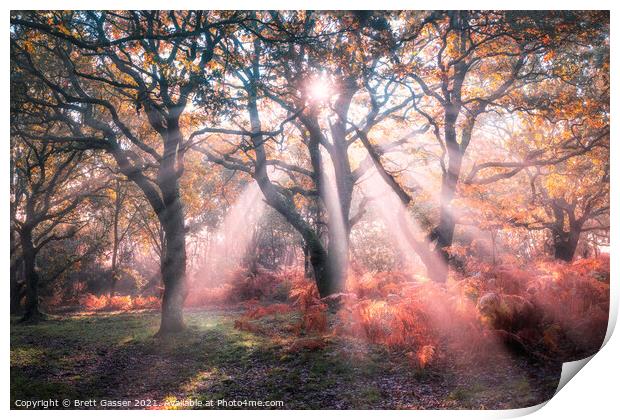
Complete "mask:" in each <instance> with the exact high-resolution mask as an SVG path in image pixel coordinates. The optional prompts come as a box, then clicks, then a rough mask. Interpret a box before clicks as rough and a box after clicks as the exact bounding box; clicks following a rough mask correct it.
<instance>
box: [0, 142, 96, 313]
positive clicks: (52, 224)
mask: <svg viewBox="0 0 620 420" xmlns="http://www.w3.org/2000/svg"><path fill="white" fill-rule="evenodd" d="M13 150H14V151H15V154H16V157H15V158H14V159H15V161H14V166H15V174H16V176H15V179H14V181H13V183H12V184H11V198H12V203H11V204H12V207H14V208H15V211H14V212H13V217H12V220H11V223H12V229H13V230H14V231H15V232H16V233H17V236H18V237H19V246H20V251H21V259H22V260H23V270H24V279H25V286H26V287H25V288H26V308H25V313H24V315H23V317H22V321H23V322H38V321H40V320H41V319H43V314H42V313H41V312H40V310H39V293H38V288H39V284H40V273H39V270H38V268H37V256H38V254H39V253H40V251H41V250H42V249H43V248H44V247H45V246H46V245H48V244H49V243H50V242H52V241H61V240H65V239H68V238H71V237H73V236H74V235H75V234H76V233H77V232H78V231H79V230H80V229H82V228H83V227H84V226H85V224H86V222H85V221H84V220H83V219H81V218H80V217H79V215H77V214H76V211H77V210H79V208H80V206H81V205H82V204H83V202H84V200H85V199H86V198H88V197H89V196H91V195H92V194H93V192H95V191H96V190H97V189H98V188H100V186H98V185H97V183H96V182H94V179H93V176H94V172H90V171H89V170H88V167H87V166H86V165H84V163H83V161H82V154H83V152H78V151H70V152H66V150H64V149H63V148H59V147H57V146H54V145H50V144H44V143H33V142H30V141H27V140H21V141H19V140H18V141H16V143H15V144H14V146H13ZM78 166H81V167H79V168H78ZM99 182H100V181H99ZM67 263H68V264H69V265H70V264H71V261H68V262H66V263H65V265H67Z"/></svg>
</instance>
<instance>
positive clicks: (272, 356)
mask: <svg viewBox="0 0 620 420" xmlns="http://www.w3.org/2000/svg"><path fill="white" fill-rule="evenodd" d="M238 316H239V313H238V312H234V311H226V312H224V311H221V310H203V311H194V312H190V313H188V314H187V323H188V326H189V328H188V329H187V331H185V332H183V333H181V334H179V335H178V336H176V337H174V338H170V339H165V340H164V339H157V338H154V337H153V335H154V333H155V332H156V331H157V327H158V320H159V314H157V313H144V312H142V313H116V314H89V315H73V316H63V317H55V318H54V319H52V320H50V321H47V322H44V323H42V324H39V325H21V324H17V323H15V320H12V324H11V404H12V406H13V407H14V403H15V401H16V400H35V399H48V398H52V399H59V400H62V399H65V398H67V399H71V400H74V399H81V400H88V399H95V400H96V401H97V403H98V406H97V408H101V400H126V401H130V404H131V405H132V406H133V407H134V408H135V406H136V405H139V404H142V405H146V406H161V405H164V404H165V403H166V402H168V404H170V402H174V401H181V400H184V399H197V400H200V401H202V402H203V405H204V406H208V404H211V403H210V402H209V401H213V404H214V405H215V408H223V407H222V406H219V407H218V403H217V401H218V400H229V401H230V400H235V401H243V400H261V401H265V400H271V401H283V403H284V406H283V408H290V409H304V408H356V409H365V408H368V409H374V408H419V409H431V408H494V409H501V408H519V407H526V406H531V405H535V404H538V403H540V402H542V401H545V400H547V399H548V398H550V397H551V396H552V395H553V392H554V390H555V387H556V385H557V382H558V379H559V374H560V367H559V366H538V365H532V364H530V363H527V362H525V361H523V360H518V359H514V360H513V359H511V360H509V361H506V360H504V361H503V362H498V363H494V364H491V365H486V366H473V365H472V366H467V365H460V364H459V363H457V362H456V361H450V360H444V362H443V363H437V365H436V366H435V365H431V366H429V367H427V368H426V369H424V370H419V369H416V368H414V367H412V366H411V365H410V364H408V363H407V362H406V361H405V358H403V357H402V355H399V354H391V353H389V352H387V351H386V350H385V349H383V348H379V347H374V346H367V345H364V344H362V343H359V342H356V341H353V340H345V339H341V338H330V339H329V341H328V345H327V346H326V347H325V348H324V349H321V350H313V351H310V350H302V351H298V352H291V351H289V349H290V345H291V343H290V341H287V339H286V338H281V339H278V338H274V337H272V336H266V335H263V334H253V333H250V332H245V331H239V330H237V329H235V328H234V320H235V319H236V318H237V317H238ZM284 316H294V315H277V316H276V317H275V318H274V317H266V318H264V319H263V320H261V321H260V322H261V323H262V324H263V326H267V327H268V326H270V325H271V326H273V325H281V324H284V323H283V322H282V321H283V320H282V317H284ZM278 317H280V318H278ZM286 336H287V335H286V334H283V335H282V337H286ZM288 336H290V334H288ZM136 400H137V401H136ZM220 404H221V403H220ZM61 408H62V407H61Z"/></svg>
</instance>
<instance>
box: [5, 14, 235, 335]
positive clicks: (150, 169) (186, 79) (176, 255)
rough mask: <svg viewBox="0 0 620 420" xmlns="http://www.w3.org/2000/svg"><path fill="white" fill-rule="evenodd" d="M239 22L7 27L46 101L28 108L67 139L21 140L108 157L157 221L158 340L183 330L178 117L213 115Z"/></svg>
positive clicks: (144, 20) (37, 133) (182, 17)
mask: <svg viewBox="0 0 620 420" xmlns="http://www.w3.org/2000/svg"><path fill="white" fill-rule="evenodd" d="M238 21H239V16H238V14H237V13H227V12H222V13H220V12H202V11H196V12H129V11H127V12H120V13H116V12H18V13H14V14H13V15H12V17H11V24H12V26H13V28H14V31H12V33H11V51H12V60H13V62H14V63H15V65H16V66H17V67H18V68H19V70H20V72H21V74H23V75H26V77H28V78H29V79H32V80H36V81H37V82H38V83H40V84H41V85H43V86H45V88H46V89H47V90H48V95H49V99H48V98H45V99H38V98H37V99H32V100H31V101H30V102H31V103H33V104H35V103H36V105H37V108H38V110H37V112H39V113H40V114H41V117H40V119H41V121H40V123H39V124H44V123H45V124H47V123H49V124H53V125H56V126H62V127H63V128H64V131H65V133H64V134H62V135H56V134H50V133H49V132H48V131H47V130H44V129H41V128H37V127H33V126H29V127H21V128H20V133H21V134H22V135H23V136H25V137H27V138H29V139H32V140H37V141H43V142H69V143H71V144H74V145H77V147H79V148H83V149H97V150H102V151H105V152H107V153H109V154H110V155H111V156H112V157H113V159H114V161H115V163H116V165H117V167H118V170H119V171H120V172H121V173H122V174H123V175H124V176H126V177H127V179H129V180H130V181H132V182H133V183H135V185H136V186H137V187H138V188H140V190H141V191H142V193H143V194H144V195H145V197H146V199H147V201H148V202H149V204H150V206H151V207H152V209H153V211H154V212H155V214H156V215H157V218H158V221H159V223H160V225H161V227H162V230H163V232H164V234H165V246H164V255H163V258H162V263H161V273H162V279H163V283H164V295H163V300H162V318H161V326H160V331H159V333H160V334H161V335H165V334H168V333H171V332H176V331H179V330H181V329H183V328H184V322H183V312H182V305H183V300H184V299H185V295H186V292H187V291H186V286H185V283H186V281H185V267H186V244H185V230H186V227H185V219H184V209H183V203H182V200H181V195H180V186H179V180H180V179H181V176H182V174H183V171H184V156H185V153H186V152H187V149H188V146H189V144H188V142H187V141H186V139H185V138H184V135H183V127H182V122H183V113H184V111H185V110H186V108H187V107H188V104H190V103H191V102H192V101H194V100H197V99H198V98H201V99H205V98H208V99H209V100H205V101H203V105H204V106H205V107H214V106H216V105H217V102H218V95H217V92H214V91H213V89H212V81H213V80H214V79H217V78H218V77H221V72H219V71H218V70H212V69H210V67H209V63H210V62H211V61H212V60H213V57H214V55H215V54H216V53H217V52H216V46H217V44H218V42H219V40H220V39H221V38H222V36H224V34H225V32H226V28H227V27H228V25H230V24H232V23H234V22H238ZM50 68H54V71H53V72H50V71H48V69H50ZM24 101H25V102H27V101H28V98H25V99H24ZM210 109H213V108H210ZM143 117H144V118H143Z"/></svg>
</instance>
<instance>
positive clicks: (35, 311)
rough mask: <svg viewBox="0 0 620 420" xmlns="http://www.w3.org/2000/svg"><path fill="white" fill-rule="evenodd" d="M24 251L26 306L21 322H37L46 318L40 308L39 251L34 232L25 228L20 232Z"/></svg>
mask: <svg viewBox="0 0 620 420" xmlns="http://www.w3.org/2000/svg"><path fill="white" fill-rule="evenodd" d="M19 237H20V240H21V244H22V251H23V253H24V278H25V280H26V308H25V313H24V316H23V317H22V319H21V322H28V323H37V322H39V321H41V320H43V319H44V315H43V314H42V313H41V311H40V310H39V273H37V269H36V257H37V251H36V248H35V247H34V245H33V243H32V232H31V231H30V230H28V229H24V230H23V231H22V232H20V235H19Z"/></svg>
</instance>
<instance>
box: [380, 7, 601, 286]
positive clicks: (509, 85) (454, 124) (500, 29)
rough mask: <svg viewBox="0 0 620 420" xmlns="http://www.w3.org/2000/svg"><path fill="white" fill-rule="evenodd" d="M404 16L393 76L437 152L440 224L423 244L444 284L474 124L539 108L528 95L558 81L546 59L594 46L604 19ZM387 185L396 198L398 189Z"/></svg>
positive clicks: (451, 14)
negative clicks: (402, 81)
mask: <svg viewBox="0 0 620 420" xmlns="http://www.w3.org/2000/svg"><path fill="white" fill-rule="evenodd" d="M601 18H603V19H601ZM402 19H405V20H406V21H410V20H413V22H414V23H413V24H410V25H405V27H404V29H403V30H400V31H399V32H397V33H396V34H395V35H394V38H395V39H396V40H397V41H396V42H395V46H396V47H397V48H395V53H394V54H393V55H392V57H391V58H392V61H393V63H394V71H395V72H397V73H400V74H403V75H406V77H407V82H406V85H407V86H408V88H409V89H411V91H412V94H413V95H414V98H415V99H414V101H413V102H412V105H413V107H414V109H415V111H416V112H417V114H418V115H419V116H420V118H421V119H422V121H423V123H425V124H428V125H429V126H430V128H432V134H433V135H434V137H435V140H436V141H437V144H438V145H439V147H440V150H441V153H440V157H439V164H440V169H441V190H440V193H439V218H438V219H439V220H438V223H437V224H436V225H435V227H434V228H433V229H432V230H431V232H430V234H429V237H428V240H429V241H430V242H432V243H433V244H434V245H433V247H432V252H433V253H435V254H436V255H438V256H439V257H440V258H441V260H443V261H444V262H445V264H442V265H440V267H439V268H440V270H437V269H435V270H429V274H430V276H431V277H432V278H433V279H434V280H436V281H445V279H446V276H447V267H448V264H447V263H448V262H449V261H450V254H449V248H450V246H451V245H452V243H453V238H454V231H455V226H456V224H457V218H456V217H455V211H454V208H453V206H452V202H453V200H454V198H455V196H456V195H457V191H458V185H459V182H460V181H461V177H462V168H463V163H464V162H465V161H466V156H467V155H466V152H467V150H468V148H469V147H470V144H471V142H472V139H473V138H475V134H476V124H477V122H478V121H479V119H480V118H481V117H482V116H484V115H485V114H488V113H490V112H494V113H499V114H502V113H504V114H509V113H510V112H512V111H513V110H515V109H520V110H522V111H524V112H528V111H532V110H535V109H540V108H544V107H545V106H546V105H547V104H546V103H545V101H544V99H543V98H539V97H536V95H532V94H531V93H532V92H534V91H535V89H536V88H535V87H536V86H541V84H542V83H543V82H545V81H546V80H549V79H556V80H562V77H561V75H559V74H555V73H554V71H553V66H551V65H549V64H548V61H552V60H553V59H554V55H555V54H558V55H559V54H560V52H562V51H565V50H566V49H567V46H573V47H574V48H573V49H576V50H577V51H578V47H579V46H581V45H583V44H588V45H591V44H592V43H595V42H596V40H597V38H598V37H600V36H601V31H599V30H598V29H599V28H600V25H601V24H604V23H602V22H604V21H605V19H604V16H602V15H601V14H598V13H593V14H586V15H584V16H581V15H580V17H579V18H578V19H577V18H575V16H573V15H572V14H571V13H559V12H558V13H553V14H548V13H546V12H543V13H541V14H535V13H534V14H533V13H520V12H469V11H459V12H446V13H443V12H432V13H428V14H427V15H426V16H425V17H424V18H423V19H422V18H420V17H419V16H418V15H417V14H413V15H412V14H409V13H405V14H404V15H403V16H402ZM575 46H577V47H575ZM572 53H574V52H573V51H571V54H572ZM490 166H492V165H490ZM499 166H501V165H499ZM525 166H527V165H524V164H523V163H519V164H517V165H515V167H519V169H515V167H513V168H512V169H513V171H512V172H511V174H514V173H517V172H519V171H520V170H521V169H522V168H523V167H525ZM484 167H486V166H485V165H482V166H478V167H477V168H476V169H480V168H484ZM474 172H476V171H474ZM502 176H504V175H501V176H500V177H502ZM392 186H393V188H394V189H395V191H396V192H397V193H398V194H399V195H402V193H403V191H404V190H403V189H402V188H399V187H398V186H396V185H394V184H392ZM418 248H419V247H418ZM423 253H426V250H425V249H423ZM427 265H428V264H427Z"/></svg>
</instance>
